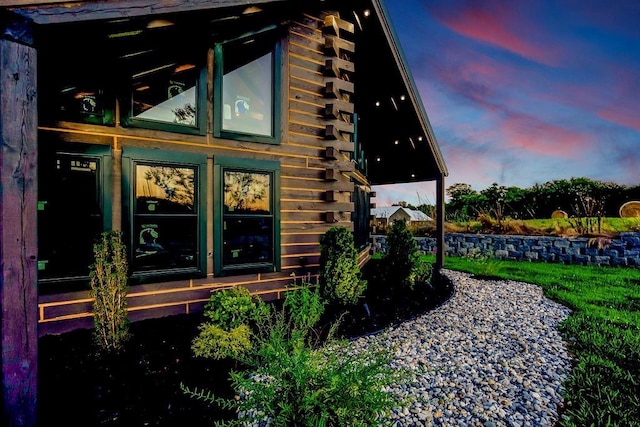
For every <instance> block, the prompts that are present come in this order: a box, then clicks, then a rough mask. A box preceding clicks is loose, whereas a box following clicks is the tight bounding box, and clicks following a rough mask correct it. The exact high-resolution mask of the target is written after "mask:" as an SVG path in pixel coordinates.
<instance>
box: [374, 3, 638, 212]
mask: <svg viewBox="0 0 640 427" xmlns="http://www.w3.org/2000/svg"><path fill="white" fill-rule="evenodd" d="M386 5H387V8H388V10H389V13H390V15H391V20H392V22H393V24H394V27H395V29H396V32H397V34H398V37H399V39H400V43H401V45H402V48H403V50H404V53H405V56H406V59H407V61H408V63H409V67H410V69H411V72H412V74H413V77H414V80H415V82H416V86H417V87H418V91H419V92H420V96H421V98H422V102H423V104H424V106H425V109H426V111H427V114H428V116H429V120H430V122H431V125H432V127H433V129H434V132H435V135H436V138H437V139H438V142H439V144H440V148H441V150H442V152H443V155H444V158H445V161H446V163H447V166H448V168H449V176H448V177H447V179H446V186H449V185H451V184H454V183H457V182H464V183H467V184H470V185H471V186H472V187H473V188H474V189H476V190H478V191H479V190H482V189H484V188H486V187H488V186H490V185H491V184H492V183H493V182H497V183H499V184H500V185H507V186H511V185H514V186H518V187H522V188H526V187H530V186H532V185H533V184H535V183H543V182H546V181H550V180H554V179H569V178H572V177H588V178H592V179H597V180H601V181H613V182H616V183H618V184H625V185H638V184H640V1H639V0H607V1H604V0H556V1H550V0H536V1H530V0H512V1H507V0H502V1H497V0H483V1H476V0H387V1H386ZM374 191H376V192H377V197H376V198H375V199H374V202H376V203H377V205H378V206H387V205H390V204H391V203H393V202H397V201H400V200H404V201H407V202H409V203H413V204H418V203H433V202H435V186H434V184H433V183H414V184H406V185H399V186H377V187H374Z"/></svg>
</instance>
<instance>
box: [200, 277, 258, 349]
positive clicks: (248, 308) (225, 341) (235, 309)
mask: <svg viewBox="0 0 640 427" xmlns="http://www.w3.org/2000/svg"><path fill="white" fill-rule="evenodd" d="M265 315H268V307H267V306H266V305H265V303H264V302H263V301H262V299H260V298H255V297H253V296H251V293H250V292H249V290H248V289H247V288H244V287H240V286H236V287H233V288H227V289H222V290H219V291H217V292H214V293H212V294H211V296H210V297H209V302H207V304H206V305H205V309H204V316H205V317H206V318H208V319H209V320H208V321H207V322H203V323H202V324H201V325H200V326H199V327H198V329H199V333H198V335H197V336H196V337H195V338H194V339H193V341H192V343H191V349H192V351H193V353H194V354H195V355H196V356H198V357H208V358H213V359H223V358H226V357H232V358H235V359H238V358H239V357H240V356H241V355H242V354H244V353H246V352H248V351H249V350H250V349H251V335H252V332H251V325H252V323H253V322H255V321H257V320H258V319H260V317H262V316H265Z"/></svg>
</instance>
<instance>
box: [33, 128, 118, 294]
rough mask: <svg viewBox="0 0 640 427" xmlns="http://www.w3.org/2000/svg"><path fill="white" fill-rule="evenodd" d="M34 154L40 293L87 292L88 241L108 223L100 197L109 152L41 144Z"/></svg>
mask: <svg viewBox="0 0 640 427" xmlns="http://www.w3.org/2000/svg"><path fill="white" fill-rule="evenodd" d="M47 142H49V141H47ZM39 156H40V159H39V163H40V171H39V176H40V181H39V183H38V279H39V282H40V289H41V291H43V292H44V293H47V292H58V291H68V290H81V289H88V277H89V265H91V264H92V263H93V258H92V254H93V243H94V241H95V239H96V237H98V235H99V234H100V233H101V232H102V231H103V230H105V229H108V228H109V227H110V225H111V223H110V215H109V212H110V205H108V203H109V201H108V198H106V197H105V193H106V194H109V188H108V179H105V174H106V173H108V171H110V168H111V163H110V160H111V157H110V149H109V147H96V146H77V147H76V146H61V145H58V146H55V145H54V144H42V146H41V150H40V153H39ZM63 284H64V289H63V288H62V286H63Z"/></svg>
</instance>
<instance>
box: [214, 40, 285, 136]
mask: <svg viewBox="0 0 640 427" xmlns="http://www.w3.org/2000/svg"><path fill="white" fill-rule="evenodd" d="M223 55H224V58H223V62H224V71H223V77H222V118H223V120H222V129H223V130H225V131H231V132H241V133H249V134H254V135H265V136H273V56H274V55H273V51H272V50H271V51H268V52H266V53H265V49H258V48H255V47H253V46H251V45H248V46H247V45H244V44H238V45H235V46H234V45H230V46H225V48H224V51H223Z"/></svg>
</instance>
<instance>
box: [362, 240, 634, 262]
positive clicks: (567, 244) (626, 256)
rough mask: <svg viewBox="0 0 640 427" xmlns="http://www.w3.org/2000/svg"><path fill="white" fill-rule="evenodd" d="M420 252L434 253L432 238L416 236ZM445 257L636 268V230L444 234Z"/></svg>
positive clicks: (379, 245)
mask: <svg viewBox="0 0 640 427" xmlns="http://www.w3.org/2000/svg"><path fill="white" fill-rule="evenodd" d="M416 240H417V243H418V247H419V248H420V250H421V251H422V252H424V253H434V252H435V250H436V239H435V238H430V237H416ZM445 242H446V245H447V247H446V255H447V256H478V255H488V256H491V257H494V258H497V259H505V260H515V261H537V262H555V263H564V264H577V265H610V266H625V267H627V266H628V267H636V268H640V233H620V235H619V236H618V237H615V238H603V237H598V238H586V237H568V238H565V237H547V236H511V235H494V234H485V235H482V234H464V233H448V234H446V235H445ZM386 246H387V245H386V238H385V236H374V237H373V250H374V251H377V252H384V251H385V250H386Z"/></svg>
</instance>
